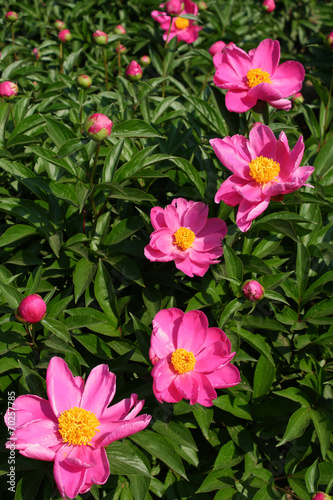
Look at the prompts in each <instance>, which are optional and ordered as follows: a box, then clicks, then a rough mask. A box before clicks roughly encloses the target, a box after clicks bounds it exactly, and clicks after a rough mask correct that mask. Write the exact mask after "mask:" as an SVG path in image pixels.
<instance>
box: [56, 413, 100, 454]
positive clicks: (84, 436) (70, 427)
mask: <svg viewBox="0 0 333 500" xmlns="http://www.w3.org/2000/svg"><path fill="white" fill-rule="evenodd" d="M58 423H59V432H60V434H61V436H62V439H63V441H64V442H65V443H69V444H74V445H75V444H76V445H82V444H83V445H87V444H88V445H89V444H91V443H90V441H91V440H92V438H93V437H94V436H95V434H96V432H99V429H96V427H98V426H99V425H100V422H99V420H98V419H97V417H96V415H95V414H94V413H93V412H92V411H88V410H84V409H83V408H77V407H76V406H74V408H71V409H70V410H66V411H63V412H62V413H61V414H60V417H59V418H58Z"/></svg>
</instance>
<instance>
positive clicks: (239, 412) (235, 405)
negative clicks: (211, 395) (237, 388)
mask: <svg viewBox="0 0 333 500" xmlns="http://www.w3.org/2000/svg"><path fill="white" fill-rule="evenodd" d="M214 406H217V407H218V408H221V410H223V411H227V412H228V413H231V414H232V415H234V416H235V417H239V418H244V419H245V420H252V415H251V413H250V407H249V405H247V404H244V403H243V402H242V401H240V400H239V399H236V398H234V397H233V396H229V394H226V395H224V396H219V397H218V398H216V399H215V400H214Z"/></svg>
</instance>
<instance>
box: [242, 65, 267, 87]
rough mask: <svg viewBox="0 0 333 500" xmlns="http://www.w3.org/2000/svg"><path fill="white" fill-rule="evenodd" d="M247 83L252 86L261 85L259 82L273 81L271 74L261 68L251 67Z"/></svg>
mask: <svg viewBox="0 0 333 500" xmlns="http://www.w3.org/2000/svg"><path fill="white" fill-rule="evenodd" d="M246 76H247V84H248V86H249V87H250V88H252V87H255V86H256V85H259V83H272V80H271V78H270V76H271V75H270V74H269V73H267V71H263V70H262V69H260V68H255V69H250V71H248V72H247V75H246Z"/></svg>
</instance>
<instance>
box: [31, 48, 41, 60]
mask: <svg viewBox="0 0 333 500" xmlns="http://www.w3.org/2000/svg"><path fill="white" fill-rule="evenodd" d="M31 53H32V54H33V55H34V56H35V58H36V59H37V61H38V59H39V58H40V52H39V50H38V49H37V48H34V49H33V51H32V52H31Z"/></svg>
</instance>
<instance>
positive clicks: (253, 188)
mask: <svg viewBox="0 0 333 500" xmlns="http://www.w3.org/2000/svg"><path fill="white" fill-rule="evenodd" d="M235 191H237V192H238V193H239V194H240V195H241V196H242V197H243V199H244V200H247V201H250V202H251V203H260V202H261V201H262V199H263V198H265V196H264V195H263V194H262V187H261V184H259V182H256V181H253V182H249V183H248V184H246V185H245V186H241V187H238V186H235Z"/></svg>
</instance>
